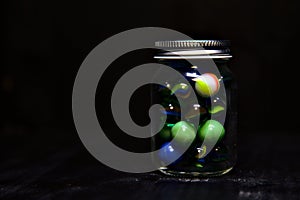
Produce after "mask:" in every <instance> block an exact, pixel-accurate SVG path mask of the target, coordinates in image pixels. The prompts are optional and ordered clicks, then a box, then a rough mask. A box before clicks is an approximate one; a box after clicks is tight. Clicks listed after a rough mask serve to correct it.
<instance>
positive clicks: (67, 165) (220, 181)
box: [0, 132, 300, 200]
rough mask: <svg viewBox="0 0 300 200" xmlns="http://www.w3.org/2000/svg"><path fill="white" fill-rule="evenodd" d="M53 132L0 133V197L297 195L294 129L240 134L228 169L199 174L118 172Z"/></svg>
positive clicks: (73, 139) (299, 165)
mask: <svg viewBox="0 0 300 200" xmlns="http://www.w3.org/2000/svg"><path fill="white" fill-rule="evenodd" d="M54 135H55V136H52V135H51V134H50V135H49V134H47V136H44V135H42V134H40V135H38V134H36V135H32V136H30V137H28V136H27V137H26V139H25V137H23V136H17V135H14V136H3V137H0V138H1V139H0V144H1V153H0V155H1V163H0V199H172V200H173V199H180V200H181V199H201V200H202V199H220V200H225V199H287V200H290V199H300V162H299V158H300V157H299V155H300V147H299V139H300V137H299V136H297V135H296V134H287V133H281V134H274V135H273V134H272V133H268V134H267V133H255V134H247V135H246V134H240V136H239V159H238V163H237V165H236V167H235V168H234V170H233V171H231V172H230V173H229V174H227V175H224V176H222V177H217V178H205V179H187V178H173V177H166V176H164V175H162V174H160V173H158V172H152V173H147V174H128V173H122V172H118V171H115V170H113V169H110V168H108V167H106V166H104V165H102V164H101V163H99V162H98V161H96V160H95V159H94V158H93V157H92V156H91V155H90V154H89V153H88V152H87V151H86V150H85V148H84V147H83V146H82V144H81V143H80V141H79V139H78V137H77V135H76V133H75V132H74V133H73V134H64V133H63V132H62V133H61V134H60V133H59V134H57V133H56V134H54ZM68 136H69V137H68Z"/></svg>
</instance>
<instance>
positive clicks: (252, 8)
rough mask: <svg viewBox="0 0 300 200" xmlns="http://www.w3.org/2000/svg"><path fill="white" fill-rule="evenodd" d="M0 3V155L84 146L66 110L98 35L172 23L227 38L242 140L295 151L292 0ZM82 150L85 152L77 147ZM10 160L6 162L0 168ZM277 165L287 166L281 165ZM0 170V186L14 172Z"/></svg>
mask: <svg viewBox="0 0 300 200" xmlns="http://www.w3.org/2000/svg"><path fill="white" fill-rule="evenodd" d="M1 4H2V6H1V15H2V19H3V22H4V23H3V24H2V31H1V32H2V34H3V35H2V37H1V38H2V45H1V48H2V59H1V68H0V92H1V93H0V117H1V118H0V140H1V144H2V145H1V149H2V151H1V154H0V155H1V157H0V158H1V160H2V161H1V162H2V163H3V164H2V165H5V163H9V162H8V161H7V162H6V160H5V159H8V158H12V157H14V156H16V155H18V156H19V158H23V161H24V162H27V161H28V159H27V155H29V153H28V152H34V153H35V152H44V151H47V150H45V149H47V148H48V149H49V148H50V149H51V148H54V149H59V148H60V147H61V146H67V147H68V148H72V146H73V145H77V146H76V148H79V149H80V151H82V152H85V150H84V148H83V147H82V145H81V143H80V140H79V138H78V136H77V133H76V130H75V127H74V124H73V119H72V108H71V102H72V87H73V83H74V80H75V76H76V73H77V70H78V69H79V67H80V65H81V63H82V61H83V60H84V58H85V57H86V56H87V55H88V53H89V52H90V51H91V50H92V49H93V48H94V47H95V46H96V45H98V44H99V43H100V42H102V41H103V40H105V39H106V38H108V37H110V36H112V35H114V34H116V33H119V32H121V31H125V30H128V29H131V28H137V27H147V26H155V27H165V28H170V29H174V30H177V31H180V32H182V33H185V34H187V35H189V36H191V37H193V38H194V39H228V40H231V42H232V47H231V50H232V54H233V56H234V58H233V59H232V61H231V63H230V65H231V69H232V71H233V73H234V74H235V75H236V77H237V80H238V85H239V99H238V101H239V105H238V110H239V134H240V135H243V134H244V135H248V136H247V138H248V139H249V138H250V139H249V140H248V139H247V140H245V139H244V140H243V138H242V141H244V142H245V141H247V142H248V143H249V142H250V144H251V145H249V146H250V148H254V147H255V146H257V144H258V141H259V140H258V139H256V140H255V139H253V140H251V138H258V137H260V136H261V134H263V135H267V138H269V139H266V141H274V142H273V143H272V142H270V145H272V146H275V147H276V146H280V148H282V145H283V144H284V145H286V146H291V145H292V150H291V151H293V152H295V151H296V152H297V151H299V148H298V142H297V138H299V137H298V136H297V135H298V134H299V131H298V124H299V123H298V119H299V118H298V117H297V114H298V111H299V105H298V102H299V100H298V97H297V92H298V89H297V86H298V73H297V72H298V68H299V62H298V54H299V53H298V52H299V50H298V44H297V43H298V42H299V40H298V36H299V34H300V32H299V30H300V29H299V28H298V27H299V14H298V13H299V1H296V0H287V1H271V0H268V1H259V0H254V1H238V0H230V1H189V0H186V1H171V0H166V1H119V2H117V1H114V2H113V1H106V2H104V1H48V0H45V1H38V0H23V1H17V0H11V1H5V2H1ZM108 84H109V83H108ZM249 135H250V136H249ZM240 137H243V136H240ZM287 137H288V139H287ZM273 138H277V140H273ZM62 141H63V142H62ZM65 141H67V144H68V145H69V146H68V145H65V144H66V143H64V142H65ZM275 141H277V142H278V143H276V142H275ZM281 143H282V144H281ZM32 146H34V147H35V148H34V150H30V149H31V147H32ZM262 146H263V145H261V147H262ZM275 147H274V148H275ZM54 149H53V152H55V150H54ZM275 149H276V148H275ZM27 151H28V152H27ZM265 151H268V149H267V148H265ZM16 152H18V153H19V152H27V153H24V155H23V154H20V155H19V154H18V153H16ZM47 152H48V151H47ZM49 152H51V153H53V152H52V151H50V150H49ZM245 152H246V154H247V150H245ZM271 154H272V152H268V153H265V154H264V156H266V157H269V156H270V155H271ZM25 155H26V156H25ZM47 155H48V154H47ZM51 155H52V154H51ZM88 156H89V154H88V153H87V152H86V153H85V154H84V156H83V157H88ZM250 157H251V156H250ZM25 158H26V159H25ZM28 158H31V157H30V156H28ZM252 158H255V156H253V155H252ZM16 159H17V158H16ZM89 159H92V158H89ZM249 159H250V158H249ZM264 159H265V157H264ZM264 159H262V160H264ZM291 159H292V158H291ZM56 160H59V159H57V158H53V161H56ZM292 160H294V159H292ZM78 162H83V161H82V159H81V160H80V159H79V161H78ZM93 162H94V161H93ZM95 162H96V161H95ZM295 162H297V161H295ZM10 163H11V162H10ZM12 163H14V162H12ZM244 163H245V162H244ZM291 163H292V164H291V165H294V164H295V163H293V162H291ZM16 164H18V162H17V163H16ZM264 164H266V163H264ZM9 166H13V164H10V165H9V164H7V166H6V167H4V169H7V168H9ZM296 166H298V165H297V164H296ZM22 167H23V166H22V165H21V167H20V168H22ZM294 167H295V166H294ZM281 168H282V169H284V170H286V171H289V170H288V169H289V168H288V166H281ZM276 169H277V168H276ZM278 169H279V168H278ZM293 169H294V168H293ZM295 170H296V168H295ZM258 171H259V170H258ZM9 173H14V171H10V172H8V174H9ZM297 173H298V172H297ZM298 175H299V173H298ZM0 178H1V179H2V181H3V182H2V186H5V185H7V184H8V183H11V182H13V180H15V178H16V177H14V178H13V177H10V176H8V175H7V177H6V175H3V174H2V176H1V177H0ZM5 178H6V179H5ZM1 179H0V181H1ZM21 180H22V179H21ZM21 180H20V181H19V183H22V181H21ZM297 180H298V179H297ZM16 185H17V184H16ZM45 187H46V188H47V186H45Z"/></svg>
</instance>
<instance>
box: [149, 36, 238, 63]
mask: <svg viewBox="0 0 300 200" xmlns="http://www.w3.org/2000/svg"><path fill="white" fill-rule="evenodd" d="M155 46H156V47H158V48H164V50H163V51H160V52H159V53H158V55H156V56H155V57H154V58H157V59H209V58H211V59H215V58H220V59H228V58H231V57H232V56H231V55H230V49H229V47H230V41H229V40H173V41H157V42H155Z"/></svg>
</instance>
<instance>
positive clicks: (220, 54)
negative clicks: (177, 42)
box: [154, 49, 232, 60]
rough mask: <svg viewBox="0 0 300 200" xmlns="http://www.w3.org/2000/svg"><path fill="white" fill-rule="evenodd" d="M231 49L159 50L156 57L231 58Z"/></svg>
mask: <svg viewBox="0 0 300 200" xmlns="http://www.w3.org/2000/svg"><path fill="white" fill-rule="evenodd" d="M231 57H232V55H230V51H229V49H177V50H174V49H172V50H164V51H160V52H158V54H157V55H156V56H154V58H156V59H225V60H226V59H229V58H231Z"/></svg>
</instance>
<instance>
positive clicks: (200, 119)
mask: <svg viewBox="0 0 300 200" xmlns="http://www.w3.org/2000/svg"><path fill="white" fill-rule="evenodd" d="M229 45H230V43H229V41H224V40H189V41H160V42H156V46H157V47H158V48H162V49H164V50H161V51H160V52H158V53H157V54H156V56H155V57H154V58H155V59H157V61H158V63H160V64H164V65H167V66H169V67H171V68H172V69H175V70H176V71H177V72H179V73H180V74H181V77H182V78H178V77H175V76H174V77H173V76H168V77H166V78H165V84H164V85H155V86H153V89H152V100H153V102H154V103H159V104H160V105H161V106H162V107H163V109H162V110H161V112H162V113H163V114H164V116H165V118H163V117H161V116H160V117H161V118H162V120H161V122H162V123H163V124H162V126H161V127H162V128H161V130H160V131H159V133H158V134H156V135H155V137H153V141H152V147H153V149H155V150H157V149H161V150H160V151H161V152H160V153H159V154H158V155H159V156H160V162H161V165H160V167H159V170H160V171H161V172H163V173H165V174H168V175H180V176H217V175H222V174H225V173H227V172H229V171H230V170H231V169H232V168H233V166H234V164H235V163H236V155H237V151H236V136H237V109H236V106H237V103H236V82H235V81H234V78H233V74H232V72H231V71H230V70H229V68H228V61H229V60H230V58H231V57H232V56H231V55H230V50H229ZM157 73H159V72H157ZM191 94H195V95H196V100H197V103H195V102H194V101H193V100H190V98H191V96H192V95H191ZM191 102H192V103H191ZM182 110H185V112H184V113H183V112H182ZM176 135H177V136H178V137H176V138H175V136H176ZM190 139H191V142H190V144H189V147H188V148H187V149H186V150H184V151H182V152H183V153H181V154H180V155H179V156H178V155H176V154H178V153H177V152H179V151H177V150H179V149H180V148H181V146H184V145H186V144H185V143H186V141H188V140H190ZM174 140H175V141H174ZM171 141H173V143H171ZM174 144H175V145H174ZM163 147H165V148H163ZM166 147H167V148H166ZM174 155H176V156H174ZM174 157H177V158H178V159H177V158H176V159H175V161H174V162H173V161H172V162H171V164H168V165H167V164H166V163H170V162H169V161H170V159H171V160H172V159H173V160H174Z"/></svg>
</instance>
